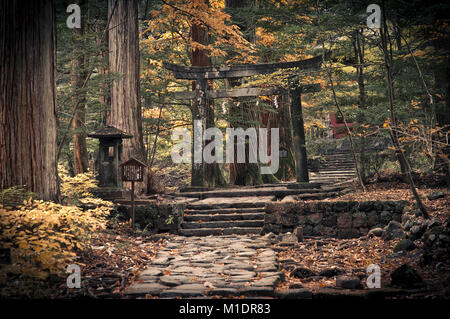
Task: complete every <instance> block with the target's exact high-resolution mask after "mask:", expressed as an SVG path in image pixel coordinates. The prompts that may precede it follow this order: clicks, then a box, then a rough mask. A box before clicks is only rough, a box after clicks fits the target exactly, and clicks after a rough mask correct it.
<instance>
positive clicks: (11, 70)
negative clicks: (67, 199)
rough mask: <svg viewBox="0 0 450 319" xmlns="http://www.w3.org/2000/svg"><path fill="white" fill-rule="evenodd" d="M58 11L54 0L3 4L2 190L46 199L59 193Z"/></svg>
mask: <svg viewBox="0 0 450 319" xmlns="http://www.w3.org/2000/svg"><path fill="white" fill-rule="evenodd" d="M54 11H55V6H54V2H53V1H50V0H43V1H39V2H37V1H31V2H30V1H2V2H0V87H1V90H0V121H1V125H0V188H1V189H5V188H8V187H12V186H15V185H25V187H26V188H27V189H28V190H30V191H33V192H36V193H38V194H39V195H40V196H41V197H42V198H43V199H45V200H57V199H58V197H59V188H58V181H57V179H58V177H57V162H56V154H57V145H56V102H55V95H56V92H55V49H56V48H55V12H54Z"/></svg>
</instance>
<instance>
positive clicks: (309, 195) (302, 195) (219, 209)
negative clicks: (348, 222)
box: [176, 183, 347, 236]
mask: <svg viewBox="0 0 450 319" xmlns="http://www.w3.org/2000/svg"><path fill="white" fill-rule="evenodd" d="M346 190H347V189H346V188H345V187H344V186H339V187H335V186H333V187H329V186H323V185H321V184H319V183H280V184H272V185H259V186H256V187H252V186H247V187H233V188H221V189H213V190H207V189H204V190H203V191H192V189H187V190H186V191H184V192H181V193H178V194H176V196H177V197H179V198H180V197H183V198H185V199H186V198H189V199H190V201H189V202H188V203H187V204H186V207H185V210H184V217H183V222H182V224H181V229H180V231H179V233H180V235H184V236H209V235H232V234H239V235H243V234H259V233H261V231H262V227H263V225H264V214H265V206H266V204H267V203H270V202H274V201H280V200H283V199H284V200H286V199H287V198H286V196H290V197H291V196H292V197H291V200H292V199H297V200H310V199H324V198H331V197H335V196H338V195H341V194H342V192H343V191H346Z"/></svg>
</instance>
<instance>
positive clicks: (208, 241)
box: [126, 235, 283, 298]
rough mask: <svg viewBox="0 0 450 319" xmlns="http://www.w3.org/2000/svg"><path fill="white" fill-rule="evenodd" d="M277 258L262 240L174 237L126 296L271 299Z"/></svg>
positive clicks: (278, 278)
mask: <svg viewBox="0 0 450 319" xmlns="http://www.w3.org/2000/svg"><path fill="white" fill-rule="evenodd" d="M282 276H283V274H282V273H281V272H279V271H278V255H277V253H276V252H275V251H274V250H272V249H271V248H270V242H269V241H268V240H267V239H266V238H265V237H263V236H259V235H240V236H214V237H213V236H207V237H183V236H174V237H172V238H171V239H170V240H169V241H168V243H167V244H166V246H165V247H164V248H163V249H161V250H160V251H159V253H158V254H157V256H156V258H155V259H154V260H153V262H152V264H151V265H149V267H148V268H147V269H146V270H145V271H143V272H142V273H141V274H139V276H138V279H137V280H136V281H135V283H134V284H132V285H131V286H130V287H129V288H128V289H127V291H126V294H128V295H130V296H133V297H138V296H144V295H152V296H159V297H161V298H175V297H183V298H195V297H200V298H201V297H208V296H223V297H229V296H241V295H245V296H259V297H261V296H273V295H274V288H275V286H276V285H277V284H278V283H279V282H280V281H281V280H282V279H283V278H282Z"/></svg>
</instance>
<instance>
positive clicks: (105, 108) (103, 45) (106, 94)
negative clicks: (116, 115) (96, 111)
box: [95, 0, 111, 125]
mask: <svg viewBox="0 0 450 319" xmlns="http://www.w3.org/2000/svg"><path fill="white" fill-rule="evenodd" d="M97 1H98V2H99V3H98V7H99V8H100V9H99V14H98V15H99V16H98V17H97V19H98V20H99V21H98V23H97V24H96V25H95V30H96V33H97V36H96V38H95V41H96V43H97V46H98V47H99V49H100V50H101V52H100V54H99V55H100V57H101V64H100V65H99V66H98V67H97V70H98V75H99V78H100V91H99V94H100V101H101V103H102V106H101V107H102V110H101V112H100V122H101V124H102V125H106V120H107V118H108V117H109V115H108V113H109V106H110V104H111V99H110V87H109V83H108V81H107V79H106V78H107V74H108V56H107V45H108V32H105V28H106V26H107V19H108V6H107V3H105V2H104V1H103V0H97ZM105 17H106V19H105Z"/></svg>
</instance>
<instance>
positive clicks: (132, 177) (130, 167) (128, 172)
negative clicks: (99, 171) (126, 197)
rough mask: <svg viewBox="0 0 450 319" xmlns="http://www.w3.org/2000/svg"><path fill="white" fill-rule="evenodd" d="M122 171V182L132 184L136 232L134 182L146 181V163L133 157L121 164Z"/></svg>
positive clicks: (133, 220)
mask: <svg viewBox="0 0 450 319" xmlns="http://www.w3.org/2000/svg"><path fill="white" fill-rule="evenodd" d="M120 167H121V169H122V181H124V182H131V228H132V229H133V232H134V224H135V219H136V218H135V217H136V216H135V210H136V209H135V202H134V182H142V181H143V180H144V168H145V167H147V165H145V164H144V163H142V162H141V161H139V160H137V159H136V158H134V157H131V158H130V159H129V160H128V161H126V162H123V163H122V164H120Z"/></svg>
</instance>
